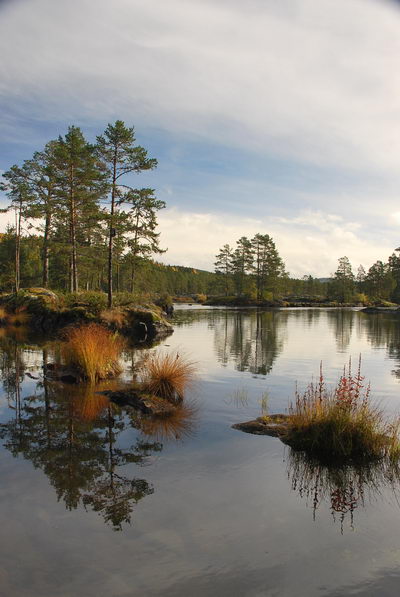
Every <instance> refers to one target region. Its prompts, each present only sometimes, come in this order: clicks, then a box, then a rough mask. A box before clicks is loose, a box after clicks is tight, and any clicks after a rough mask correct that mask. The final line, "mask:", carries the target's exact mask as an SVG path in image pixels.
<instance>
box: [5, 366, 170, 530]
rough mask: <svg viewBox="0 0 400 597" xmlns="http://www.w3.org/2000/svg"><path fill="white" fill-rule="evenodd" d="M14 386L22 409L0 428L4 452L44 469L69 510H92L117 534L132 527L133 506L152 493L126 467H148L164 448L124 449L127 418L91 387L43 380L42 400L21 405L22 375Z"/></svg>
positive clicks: (139, 444)
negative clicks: (126, 525) (124, 527)
mask: <svg viewBox="0 0 400 597" xmlns="http://www.w3.org/2000/svg"><path fill="white" fill-rule="evenodd" d="M43 357H44V361H45V359H46V354H44V355H43ZM17 370H18V365H17V368H16V371H17ZM19 370H21V366H20V368H19ZM15 382H16V383H15V384H11V385H10V383H6V384H5V389H6V391H7V393H8V395H9V396H10V397H11V396H12V397H13V400H14V401H17V402H18V403H19V406H18V408H16V416H15V417H14V418H12V419H11V420H9V421H8V422H7V423H4V424H2V425H0V437H1V438H2V439H3V440H4V446H5V447H6V448H7V449H8V450H9V451H10V452H11V453H12V454H13V455H14V456H19V455H22V456H23V457H24V458H26V459H27V460H30V461H31V462H32V463H33V465H34V466H35V467H36V468H40V469H42V470H43V471H44V472H45V474H46V475H47V477H48V478H49V481H50V484H51V485H52V486H53V487H54V489H55V491H56V494H57V498H58V500H62V501H63V502H64V504H65V506H66V508H67V509H69V510H72V509H75V508H77V507H78V506H79V505H80V504H82V505H83V506H84V507H85V508H91V509H92V510H94V511H95V512H98V513H99V514H101V515H102V517H103V518H104V521H105V522H106V523H109V524H110V525H111V526H112V527H113V529H114V530H120V529H122V525H123V524H124V523H130V521H131V514H132V510H133V507H134V505H135V504H136V503H137V502H138V501H139V500H141V499H142V498H143V497H145V496H146V495H149V494H151V493H153V491H154V490H153V488H152V487H151V486H150V485H149V484H148V483H147V481H145V480H144V479H136V478H131V477H130V476H126V475H124V474H123V467H124V466H125V465H129V464H132V463H134V464H135V465H139V466H143V465H145V464H146V462H147V461H148V458H149V456H150V454H151V453H154V452H159V451H161V450H162V445H161V444H160V443H158V442H143V441H140V440H137V441H136V443H135V444H134V445H132V446H130V447H129V448H127V449H125V448H122V447H121V446H120V445H119V443H118V436H119V435H120V434H121V433H122V432H123V431H124V430H125V429H126V428H127V425H128V420H127V418H126V417H124V416H123V414H122V412H121V411H120V409H119V408H118V407H116V406H115V405H112V404H111V403H109V401H108V400H107V399H105V397H104V396H99V395H97V394H95V393H94V391H93V388H90V387H89V386H86V387H83V386H82V387H81V386H79V387H78V386H66V385H63V384H59V383H55V382H49V381H47V380H43V381H42V382H41V383H40V384H38V389H39V393H38V394H35V395H32V396H28V397H26V398H24V399H23V400H22V401H21V398H20V382H21V375H20V374H19V375H18V376H16V378H15Z"/></svg>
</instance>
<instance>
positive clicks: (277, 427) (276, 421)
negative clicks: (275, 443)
mask: <svg viewBox="0 0 400 597" xmlns="http://www.w3.org/2000/svg"><path fill="white" fill-rule="evenodd" d="M288 418H289V415H285V414H281V413H280V414H275V415H268V416H265V417H258V418H257V419H255V420H254V421H246V422H245V423H236V424H235V425H232V429H238V430H239V431H244V432H245V433H252V434H253V435H271V436H272V437H282V436H283V435H285V433H286V430H287V420H288Z"/></svg>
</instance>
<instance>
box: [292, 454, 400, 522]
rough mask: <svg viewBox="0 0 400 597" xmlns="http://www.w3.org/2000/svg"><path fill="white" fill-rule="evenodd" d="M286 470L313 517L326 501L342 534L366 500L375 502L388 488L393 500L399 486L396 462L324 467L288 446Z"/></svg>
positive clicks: (396, 495) (293, 487) (398, 471)
mask: <svg viewBox="0 0 400 597" xmlns="http://www.w3.org/2000/svg"><path fill="white" fill-rule="evenodd" d="M287 473H288V478H289V480H290V483H291V487H292V490H293V491H296V492H297V493H298V494H299V496H300V497H301V498H305V500H306V502H307V505H308V506H311V508H312V511H313V519H314V520H315V517H316V513H317V510H318V509H319V507H320V506H321V505H322V504H327V505H328V507H329V509H330V511H331V515H332V517H333V520H334V521H335V522H336V521H338V522H339V524H340V530H341V533H343V531H344V528H345V525H346V523H348V525H349V527H350V529H352V530H354V515H355V512H356V510H357V509H358V508H360V507H361V508H362V507H364V506H365V504H366V501H367V500H368V502H372V501H374V500H375V501H377V500H378V499H379V498H381V497H382V495H383V492H384V489H386V488H390V490H391V491H392V493H393V494H394V495H395V497H396V499H397V497H398V492H399V487H400V467H399V465H395V464H391V463H387V462H383V461H379V462H375V463H371V464H369V465H367V466H366V465H363V466H361V465H360V466H351V465H349V466H341V467H335V466H325V465H322V464H321V463H320V462H318V461H317V460H313V459H311V458H309V457H307V456H306V455H305V454H304V453H303V452H296V451H294V450H292V449H290V448H288V452H287Z"/></svg>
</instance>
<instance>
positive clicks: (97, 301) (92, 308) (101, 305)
mask: <svg viewBox="0 0 400 597" xmlns="http://www.w3.org/2000/svg"><path fill="white" fill-rule="evenodd" d="M63 298H64V304H65V306H66V307H68V308H74V307H82V308H84V309H85V310H86V311H87V312H88V313H90V314H92V315H95V316H98V315H100V312H101V311H102V310H103V309H105V308H106V306H107V295H106V294H105V293H104V292H95V291H83V292H71V293H67V294H65V295H64V297H63Z"/></svg>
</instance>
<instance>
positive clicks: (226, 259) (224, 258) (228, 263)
mask: <svg viewBox="0 0 400 597" xmlns="http://www.w3.org/2000/svg"><path fill="white" fill-rule="evenodd" d="M232 253H233V252H232V249H231V247H230V246H229V245H224V246H223V247H222V249H220V252H219V253H218V255H216V256H215V258H216V261H215V273H216V274H219V275H220V276H221V278H222V280H223V285H224V291H225V296H228V294H229V290H230V282H231V277H232Z"/></svg>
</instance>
